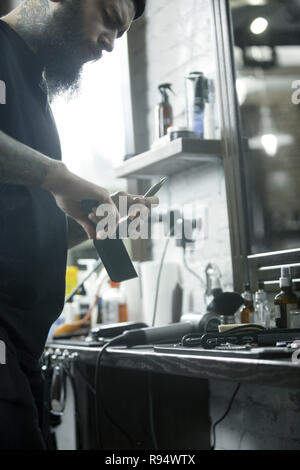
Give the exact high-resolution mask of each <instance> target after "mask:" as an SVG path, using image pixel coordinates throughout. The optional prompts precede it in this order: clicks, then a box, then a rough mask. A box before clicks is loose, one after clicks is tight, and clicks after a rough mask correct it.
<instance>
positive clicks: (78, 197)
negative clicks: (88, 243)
mask: <svg viewBox="0 0 300 470" xmlns="http://www.w3.org/2000/svg"><path fill="white" fill-rule="evenodd" d="M43 187H44V188H45V189H47V190H49V191H50V192H51V193H52V194H53V196H54V197H55V200H56V203H57V205H58V207H59V208H60V209H61V210H62V211H63V212H65V213H66V214H67V215H68V216H70V217H72V218H73V219H75V220H76V222H77V223H78V224H79V225H81V226H82V227H83V229H84V230H85V232H86V233H87V235H88V237H89V238H90V239H95V238H99V239H101V238H105V236H104V235H105V234H104V233H103V232H102V233H96V226H97V224H98V223H99V222H100V221H101V220H102V219H103V218H104V214H102V215H101V216H99V208H101V206H102V207H104V208H108V209H109V213H110V217H111V219H112V220H113V221H114V223H115V227H116V224H118V222H119V220H120V214H119V210H121V209H122V208H121V204H122V202H123V204H124V201H125V202H126V206H127V209H128V212H127V213H126V214H124V213H122V211H121V216H122V218H125V219H126V217H127V216H128V214H130V218H133V217H135V216H136V215H138V214H137V213H136V212H132V211H131V212H130V210H131V208H134V207H135V206H136V205H140V207H143V208H145V214H146V215H147V216H148V215H149V212H150V209H151V206H152V205H154V204H155V205H157V204H158V198H156V197H150V198H144V197H142V196H132V195H129V194H128V193H126V192H119V193H116V194H114V195H112V196H110V194H109V193H108V191H107V190H106V189H104V188H102V187H100V186H97V185H95V184H93V183H90V182H88V181H86V180H84V179H82V178H80V177H79V176H76V175H74V174H73V173H71V172H69V171H68V170H67V169H66V168H64V169H63V171H62V169H61V171H60V172H59V173H58V172H55V171H53V174H49V176H48V178H47V180H46V182H45V183H44V185H43ZM83 201H97V204H95V206H94V207H93V208H92V211H91V212H90V213H89V214H87V213H86V212H84V210H83V207H82V203H83ZM100 212H101V211H100ZM145 214H144V217H145Z"/></svg>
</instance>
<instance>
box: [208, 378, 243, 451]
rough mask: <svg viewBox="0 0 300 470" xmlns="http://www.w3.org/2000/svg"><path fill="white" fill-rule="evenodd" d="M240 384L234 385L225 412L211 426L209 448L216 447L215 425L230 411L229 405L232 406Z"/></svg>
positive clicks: (213, 448)
mask: <svg viewBox="0 0 300 470" xmlns="http://www.w3.org/2000/svg"><path fill="white" fill-rule="evenodd" d="M240 386H241V384H240V383H238V384H237V386H236V388H235V390H234V392H233V394H232V397H231V398H230V401H229V404H228V406H227V409H226V411H225V413H224V414H223V416H222V417H221V418H219V419H218V420H217V421H216V422H215V423H214V424H213V426H212V434H213V443H212V446H211V450H215V447H216V427H217V425H218V424H220V423H221V421H223V419H225V418H226V416H227V415H228V413H229V411H230V409H231V407H232V404H233V402H234V399H235V397H236V395H237V393H238V391H239V389H240Z"/></svg>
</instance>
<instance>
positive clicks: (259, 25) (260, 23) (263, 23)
mask: <svg viewBox="0 0 300 470" xmlns="http://www.w3.org/2000/svg"><path fill="white" fill-rule="evenodd" d="M268 26H269V22H268V20H266V18H256V19H255V20H254V21H252V23H251V25H250V30H251V32H252V33H253V34H262V33H264V32H265V31H266V29H267V27H268Z"/></svg>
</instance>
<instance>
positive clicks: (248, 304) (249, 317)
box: [241, 283, 254, 323]
mask: <svg viewBox="0 0 300 470" xmlns="http://www.w3.org/2000/svg"><path fill="white" fill-rule="evenodd" d="M242 297H243V300H244V306H243V307H242V310H241V323H253V322H254V306H253V295H252V294H251V291H250V284H248V283H246V284H244V292H243V293H242Z"/></svg>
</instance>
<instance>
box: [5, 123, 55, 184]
mask: <svg viewBox="0 0 300 470" xmlns="http://www.w3.org/2000/svg"><path fill="white" fill-rule="evenodd" d="M63 166H64V165H63V164H62V163H61V162H58V161H55V160H52V159H51V158H48V157H46V156H45V155H42V154H41V153H39V152H36V151H35V150H33V149H31V148H30V147H27V146H26V145H24V144H21V143H20V142H18V141H17V140H15V139H12V138H11V137H9V136H8V135H6V134H4V132H2V131H0V183H7V184H20V185H25V186H26V185H34V186H43V184H44V182H45V181H46V178H47V177H48V174H49V173H50V172H51V171H52V172H53V171H57V170H58V171H59V170H60V167H63Z"/></svg>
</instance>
